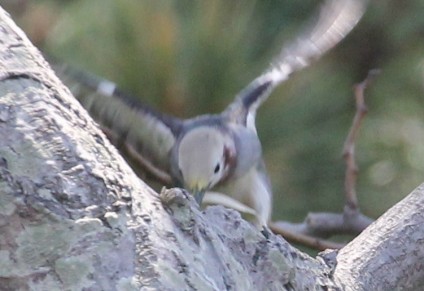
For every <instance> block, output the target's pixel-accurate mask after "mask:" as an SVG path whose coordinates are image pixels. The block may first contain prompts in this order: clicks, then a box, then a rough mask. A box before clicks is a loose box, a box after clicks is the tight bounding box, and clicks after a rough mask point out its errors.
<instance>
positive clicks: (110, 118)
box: [58, 66, 182, 185]
mask: <svg viewBox="0 0 424 291" xmlns="http://www.w3.org/2000/svg"><path fill="white" fill-rule="evenodd" d="M58 74H59V75H62V76H63V75H64V76H65V78H71V79H72V80H73V82H71V84H72V83H74V84H75V83H77V84H75V85H74V86H73V87H74V88H71V91H73V93H74V95H75V97H77V99H78V100H79V101H80V103H81V104H82V105H83V106H84V108H85V109H87V111H88V112H89V113H90V115H91V116H92V117H93V118H94V119H95V120H96V121H97V122H98V123H99V124H100V125H101V127H102V129H103V131H104V132H105V133H106V135H108V137H109V138H110V140H111V141H112V142H113V143H114V144H115V146H117V147H118V149H120V150H121V151H122V152H123V154H124V156H125V157H126V158H127V160H128V161H129V162H130V163H131V164H133V165H132V166H133V168H134V167H135V170H136V171H137V172H138V174H141V173H142V174H146V172H147V174H150V175H151V176H153V178H155V179H157V180H159V181H160V182H162V183H165V184H167V185H169V184H171V183H172V179H171V177H170V174H169V173H170V164H169V163H170V158H169V154H170V150H171V148H172V146H173V145H174V143H175V141H176V136H178V134H179V132H180V130H181V127H182V120H180V119H178V118H175V117H171V116H169V115H165V114H162V113H160V112H158V111H156V110H154V109H153V108H150V107H149V106H147V105H145V104H143V103H141V102H139V101H137V99H136V98H135V97H134V96H130V95H129V94H126V93H124V92H123V91H121V90H120V89H119V88H117V86H116V85H115V84H114V83H112V82H110V81H108V80H104V79H101V78H99V77H97V76H95V75H93V74H90V73H87V72H84V71H81V70H77V69H75V68H72V67H70V66H63V68H62V69H61V71H59V72H58ZM65 82H66V81H65ZM81 85H82V86H81ZM88 89H89V90H88ZM90 91H91V92H90ZM93 91H95V93H93ZM140 167H141V168H142V169H138V168H140Z"/></svg>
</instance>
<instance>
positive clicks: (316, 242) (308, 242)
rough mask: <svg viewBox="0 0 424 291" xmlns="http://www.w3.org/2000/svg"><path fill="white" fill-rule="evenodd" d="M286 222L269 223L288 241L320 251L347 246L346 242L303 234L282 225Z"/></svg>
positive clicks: (274, 230)
mask: <svg viewBox="0 0 424 291" xmlns="http://www.w3.org/2000/svg"><path fill="white" fill-rule="evenodd" d="M282 223H285V222H282V221H279V222H271V223H269V228H270V229H271V230H272V232H274V233H275V234H279V235H281V236H282V237H284V238H285V239H287V240H288V241H290V242H292V243H298V244H301V245H304V246H307V247H310V248H313V249H317V250H319V251H323V250H325V249H341V248H342V247H344V246H345V244H342V243H337V242H333V241H329V240H324V239H321V238H318V237H314V236H311V235H307V234H303V233H300V232H298V231H294V230H291V229H289V228H286V227H284V226H282V225H281V224H282Z"/></svg>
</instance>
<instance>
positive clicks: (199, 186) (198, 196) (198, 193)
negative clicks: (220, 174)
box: [188, 182, 206, 206]
mask: <svg viewBox="0 0 424 291" xmlns="http://www.w3.org/2000/svg"><path fill="white" fill-rule="evenodd" d="M204 184H205V183H200V182H197V183H193V184H192V185H188V186H189V189H190V190H191V193H192V194H193V196H194V199H195V200H196V202H197V204H199V206H201V205H202V201H203V197H204V196H205V192H206V185H204Z"/></svg>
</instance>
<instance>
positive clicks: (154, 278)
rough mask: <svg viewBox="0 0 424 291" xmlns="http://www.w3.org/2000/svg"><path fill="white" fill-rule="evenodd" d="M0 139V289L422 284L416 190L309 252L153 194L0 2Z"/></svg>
mask: <svg viewBox="0 0 424 291" xmlns="http://www.w3.org/2000/svg"><path fill="white" fill-rule="evenodd" d="M0 137H1V138H0V290H139V289H142V290H321V289H322V290H328V289H338V288H339V287H341V288H344V289H346V290H353V289H356V290H390V289H387V288H385V287H388V286H391V287H393V286H396V287H398V288H400V287H404V288H410V289H413V288H415V287H417V286H420V284H422V283H423V277H424V276H423V271H422V269H420V268H422V263H421V262H423V261H424V260H423V259H424V258H423V250H424V248H423V245H422V244H423V241H424V239H423V233H424V230H423V225H424V223H423V222H424V221H423V214H422V211H421V208H422V205H424V201H423V197H424V193H423V192H424V190H423V189H424V188H423V187H422V188H419V189H417V190H416V192H414V193H413V194H411V195H410V196H409V197H408V198H407V199H406V200H404V201H403V202H402V203H401V204H399V205H398V206H395V208H394V210H391V211H389V212H388V214H386V215H385V216H383V217H382V218H381V219H380V220H379V221H377V222H376V223H375V224H373V225H372V226H371V227H370V228H369V229H368V230H367V231H365V232H364V233H363V234H362V235H361V236H360V237H358V239H356V240H354V241H353V242H352V243H351V244H349V245H348V246H347V247H346V248H345V249H342V250H341V251H340V253H339V254H338V255H337V253H335V252H328V253H326V254H323V255H322V256H319V257H317V258H316V259H314V258H311V257H309V256H307V255H305V254H303V253H302V252H300V251H298V250H296V249H295V248H293V247H291V246H290V245H289V244H288V243H287V242H285V241H284V240H283V239H282V238H281V237H279V236H275V235H272V234H270V236H269V238H265V236H264V235H263V234H262V233H260V232H259V231H257V230H256V229H255V228H254V227H252V226H251V225H250V224H248V223H247V222H245V221H244V220H242V219H241V218H240V215H239V214H238V213H237V212H235V211H232V210H227V209H224V208H223V207H219V206H215V207H209V208H207V209H206V210H205V211H203V212H201V211H200V210H198V209H197V208H196V205H195V202H194V201H193V199H192V198H191V197H190V196H188V195H187V194H186V193H185V192H183V191H180V190H170V191H163V192H162V193H161V195H160V196H159V195H158V194H156V193H155V192H153V191H152V190H151V189H150V188H149V187H147V186H146V185H145V184H144V183H143V182H142V181H141V180H139V179H138V178H137V177H136V175H135V174H134V173H133V172H132V171H131V169H130V168H129V167H128V166H127V165H126V164H125V162H124V161H123V159H122V158H121V157H120V156H119V155H118V153H117V151H116V150H115V149H114V148H113V147H112V146H111V145H110V143H109V142H108V141H107V139H106V138H105V137H104V135H103V134H102V133H101V131H100V130H99V128H98V127H97V126H96V125H95V124H94V123H93V122H92V120H91V119H90V117H89V116H88V115H87V113H86V112H85V111H84V109H83V108H82V107H81V106H80V105H79V104H78V103H77V101H76V100H75V99H74V98H73V97H72V96H71V95H70V93H69V90H67V89H66V88H65V87H64V86H63V85H62V84H61V82H60V81H59V80H58V79H57V77H56V76H55V75H54V74H53V72H52V71H51V70H50V68H49V66H48V64H47V63H46V62H45V61H44V60H43V58H42V56H41V55H40V53H39V52H38V51H37V50H36V49H35V48H34V47H33V46H32V45H31V43H30V42H29V41H28V40H27V38H26V37H25V35H24V34H23V33H22V32H21V31H20V30H19V29H18V28H17V27H16V26H15V25H14V24H13V22H12V21H11V20H10V18H9V16H8V15H7V14H6V13H5V12H4V11H3V10H1V9H0ZM395 263H396V264H397V265H396V267H395V266H394V264H395ZM373 272H374V273H373ZM392 272H396V274H397V275H396V276H395V275H393V276H392V275H391V274H392ZM333 275H334V278H333ZM389 277H390V278H389ZM334 279H335V280H334ZM384 284H386V285H384ZM338 286H339V287H338ZM373 286H377V287H375V288H369V287H373ZM392 289H393V288H392Z"/></svg>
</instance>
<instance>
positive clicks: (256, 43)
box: [0, 0, 424, 221]
mask: <svg viewBox="0 0 424 291" xmlns="http://www.w3.org/2000/svg"><path fill="white" fill-rule="evenodd" d="M319 3H320V2H319V1H311V0H308V1H259V0H257V1H253V0H249V1H248V0H245V1H236V0H233V1H225V0H219V1H188V0H178V1H169V0H168V1H165V0H155V1H133V0H119V1H117V0H91V1H82V0H81V1H78V0H74V1H71V0H68V1H47V0H45V1H25V0H15V1H10V0H9V1H6V0H0V4H1V5H3V7H4V8H6V9H7V10H8V11H9V12H11V13H12V15H13V16H14V19H15V21H16V22H17V23H18V24H19V25H20V26H21V27H22V28H23V30H24V31H25V32H26V33H27V34H28V35H29V37H30V38H31V39H32V41H33V42H34V43H35V44H36V45H37V46H38V47H40V48H41V49H42V50H44V51H46V52H48V53H49V54H51V55H54V56H56V57H57V58H59V59H61V60H63V61H65V62H67V63H70V64H74V65H78V66H80V67H82V68H84V69H86V70H89V71H92V72H94V73H96V74H98V75H101V76H103V77H106V78H108V79H110V80H113V81H115V82H117V83H118V84H119V85H120V86H121V87H122V88H124V89H125V90H127V91H128V92H131V93H133V94H135V95H137V96H139V97H140V98H141V99H142V100H144V101H145V102H147V103H150V104H152V105H153V106H155V107H157V108H160V109H161V110H163V111H165V112H168V113H171V114H174V115H177V116H180V117H191V116H194V115H197V114H201V113H213V112H219V111H220V110H222V109H223V108H224V107H225V106H226V105H227V104H228V103H229V102H231V101H232V99H233V97H234V95H235V94H236V93H237V92H238V91H239V90H240V89H242V88H243V87H244V86H245V85H247V84H248V82H250V81H251V80H252V79H254V78H255V77H256V76H258V75H259V74H260V73H261V72H262V71H263V70H264V69H266V68H267V66H268V64H269V63H270V62H271V60H272V58H273V56H275V55H276V54H277V53H278V52H279V50H280V48H281V46H282V44H284V43H285V42H288V41H290V40H291V39H293V38H294V37H295V36H296V33H297V32H298V31H299V29H300V28H301V27H302V25H303V24H304V23H305V21H307V20H308V19H309V17H310V16H311V15H312V14H313V12H314V11H315V10H316V8H317V5H318V4H319ZM423 53H424V0H415V1H414V0H410V1H404V0H386V1H375V2H371V4H370V6H369V9H368V11H367V13H366V15H365V17H364V19H363V20H362V21H361V22H360V24H359V26H358V27H356V28H355V30H354V31H353V33H351V34H350V35H349V36H348V37H347V38H346V39H345V41H343V42H342V44H341V45H339V46H338V47H337V48H336V49H334V50H332V51H331V52H330V53H329V54H327V55H326V56H325V57H323V58H322V59H321V60H320V61H318V62H317V63H315V64H314V65H313V66H312V67H310V68H307V69H305V70H303V71H301V72H300V73H297V74H296V75H294V76H293V77H292V79H291V80H289V81H288V82H286V83H284V84H283V85H282V86H281V87H280V88H279V89H278V90H276V91H275V92H274V93H273V94H272V95H271V97H270V98H269V100H268V101H267V102H266V103H265V104H264V105H263V106H262V108H261V109H260V110H259V113H258V117H257V127H258V133H259V136H260V138H261V140H262V143H263V147H264V154H265V160H266V164H267V167H268V170H269V173H270V176H271V180H272V183H273V190H274V201H275V202H274V213H273V219H274V220H279V219H284V220H291V221H299V220H302V219H303V218H304V217H305V215H306V214H307V213H308V212H309V211H341V210H342V207H343V204H344V190H343V189H344V186H343V183H344V170H345V166H344V161H343V159H342V156H341V152H342V147H343V143H344V139H345V137H346V135H347V132H348V129H349V127H350V125H351V121H352V118H353V115H354V112H355V108H354V106H355V102H354V99H353V94H352V85H353V84H355V83H357V82H359V81H361V80H362V79H363V78H364V77H365V76H366V74H367V72H368V71H369V70H370V69H373V68H379V69H381V70H382V73H381V74H380V75H379V76H378V78H377V79H376V81H375V82H374V83H373V84H372V86H371V87H370V89H369V90H368V91H367V92H366V95H367V103H368V107H369V113H368V115H367V117H366V119H365V121H364V123H363V127H362V128H361V131H360V138H359V141H358V144H357V147H356V149H357V161H358V165H359V169H360V172H359V178H358V179H359V180H358V185H357V191H358V195H359V201H360V206H361V209H362V211H363V212H364V213H365V214H366V215H369V216H371V217H374V218H377V217H378V216H379V215H381V214H382V213H383V212H384V211H385V210H387V209H388V208H389V207H390V206H392V205H393V204H395V203H396V202H397V201H399V200H400V199H402V198H403V197H404V196H406V195H407V194H408V193H409V192H410V191H411V190H413V189H414V188H415V187H417V186H418V185H419V184H420V183H421V182H423V180H424V179H423V175H424V124H423V122H424V98H423V97H424V96H423V95H424V94H423V93H424V82H423V81H424V54H423Z"/></svg>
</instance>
